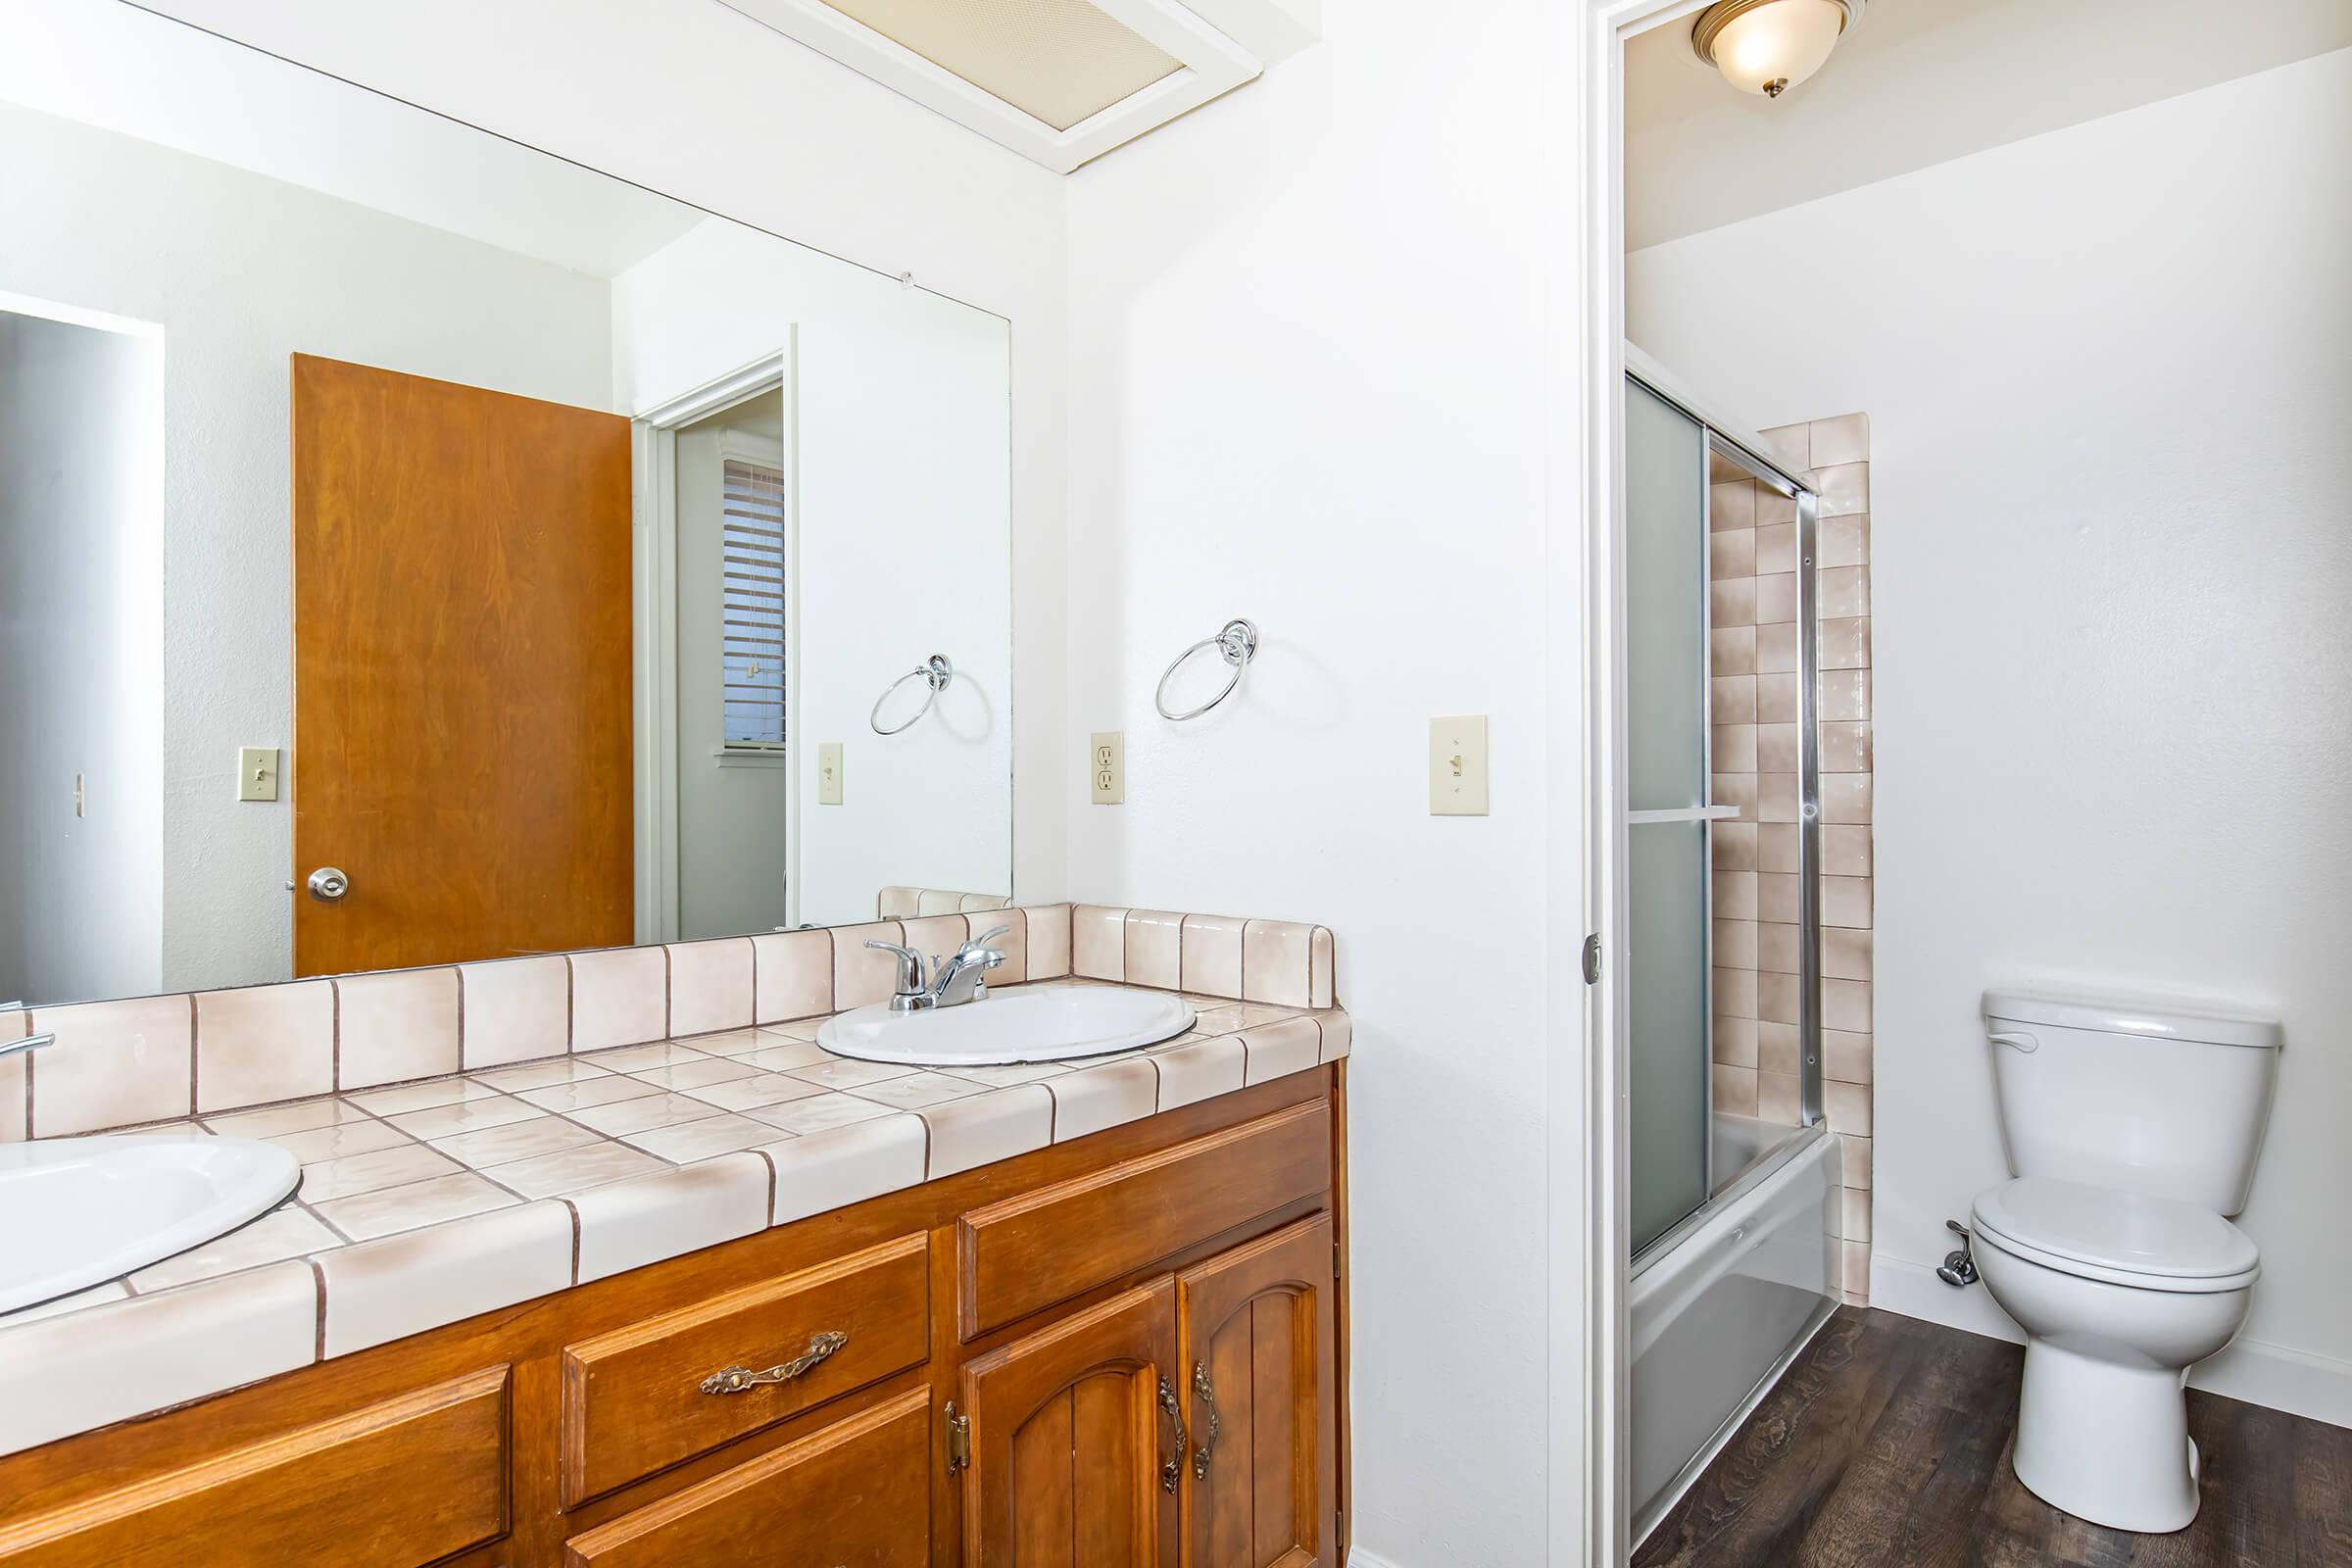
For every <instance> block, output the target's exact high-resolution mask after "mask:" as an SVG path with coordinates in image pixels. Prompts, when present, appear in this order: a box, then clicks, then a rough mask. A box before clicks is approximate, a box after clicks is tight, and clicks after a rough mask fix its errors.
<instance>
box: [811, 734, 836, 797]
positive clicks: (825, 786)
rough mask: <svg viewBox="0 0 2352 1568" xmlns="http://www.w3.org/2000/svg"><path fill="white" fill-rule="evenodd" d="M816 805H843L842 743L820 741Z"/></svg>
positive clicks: (817, 763) (818, 744)
mask: <svg viewBox="0 0 2352 1568" xmlns="http://www.w3.org/2000/svg"><path fill="white" fill-rule="evenodd" d="M816 804H817V805H819V806H839V805H840V804H841V742H839V741H819V742H818V743H817V747H816Z"/></svg>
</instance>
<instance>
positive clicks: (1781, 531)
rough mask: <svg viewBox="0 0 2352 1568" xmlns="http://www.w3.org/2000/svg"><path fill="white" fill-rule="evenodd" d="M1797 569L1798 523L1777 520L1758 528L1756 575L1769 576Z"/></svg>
mask: <svg viewBox="0 0 2352 1568" xmlns="http://www.w3.org/2000/svg"><path fill="white" fill-rule="evenodd" d="M1795 569H1796V524H1795V523H1793V522H1776V523H1774V524H1773V525H1772V526H1771V527H1769V528H1758V529H1757V530H1756V575H1758V576H1759V577H1769V576H1772V575H1773V574H1775V573H1777V572H1783V571H1794V570H1795Z"/></svg>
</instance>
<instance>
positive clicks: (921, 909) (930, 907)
mask: <svg viewBox="0 0 2352 1568" xmlns="http://www.w3.org/2000/svg"><path fill="white" fill-rule="evenodd" d="M962 912H963V895H962V894H960V893H956V892H952V891H950V890H948V889H946V888H917V889H915V897H914V914H915V917H916V918H917V919H920V918H921V917H922V916H924V915H929V914H961V913H962ZM958 940H961V939H960V938H958Z"/></svg>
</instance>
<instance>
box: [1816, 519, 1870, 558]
mask: <svg viewBox="0 0 2352 1568" xmlns="http://www.w3.org/2000/svg"><path fill="white" fill-rule="evenodd" d="M1813 559H1814V562H1815V563H1816V564H1818V565H1820V566H1822V567H1823V568H1825V569H1829V568H1834V567H1838V566H1867V565H1869V564H1870V519H1869V518H1868V517H1866V516H1858V515H1857V516H1851V517H1823V518H1821V519H1820V520H1819V521H1818V522H1816V523H1815V524H1814V525H1813Z"/></svg>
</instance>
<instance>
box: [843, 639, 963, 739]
mask: <svg viewBox="0 0 2352 1568" xmlns="http://www.w3.org/2000/svg"><path fill="white" fill-rule="evenodd" d="M955 678H956V667H955V666H954V665H953V664H950V663H949V662H948V656H947V655H945V654H933V655H932V656H931V657H930V658H929V659H926V660H924V661H923V662H921V663H919V664H917V665H915V666H914V668H912V669H910V670H908V671H907V673H906V674H904V675H901V676H900V677H899V678H898V679H897V680H894V681H892V682H891V683H890V685H889V687H888V688H887V689H886V690H885V691H884V692H883V693H882V695H881V696H879V697H877V698H875V699H874V711H872V712H870V713H868V714H866V715H865V721H866V723H868V724H870V725H871V726H873V731H874V733H875V734H877V735H896V734H898V733H899V732H900V731H901V730H907V729H912V728H913V727H914V726H915V725H917V724H919V723H921V722H922V718H923V715H924V714H925V713H928V712H929V711H931V705H932V704H933V703H935V702H937V701H939V694H940V693H941V692H944V691H946V690H947V689H948V683H949V682H950V681H952V680H954V679H955ZM910 680H919V681H923V682H926V683H927V684H928V685H929V686H930V688H931V689H930V690H929V691H927V692H925V693H924V694H923V706H922V707H920V708H918V709H916V710H915V711H914V716H913V717H912V718H909V719H908V720H907V722H906V723H904V724H894V725H892V726H891V727H890V728H889V729H884V728H883V727H882V705H883V704H884V703H887V702H889V701H890V699H891V696H892V694H893V693H895V692H897V691H898V689H899V688H900V687H902V686H904V685H906V684H907V682H908V681H910Z"/></svg>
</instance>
